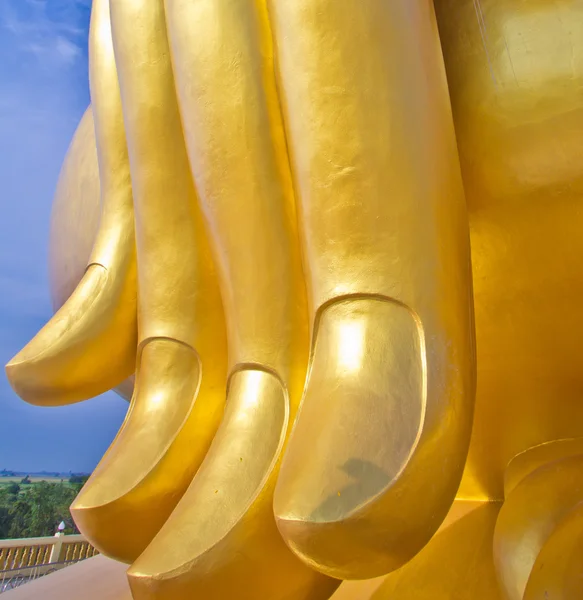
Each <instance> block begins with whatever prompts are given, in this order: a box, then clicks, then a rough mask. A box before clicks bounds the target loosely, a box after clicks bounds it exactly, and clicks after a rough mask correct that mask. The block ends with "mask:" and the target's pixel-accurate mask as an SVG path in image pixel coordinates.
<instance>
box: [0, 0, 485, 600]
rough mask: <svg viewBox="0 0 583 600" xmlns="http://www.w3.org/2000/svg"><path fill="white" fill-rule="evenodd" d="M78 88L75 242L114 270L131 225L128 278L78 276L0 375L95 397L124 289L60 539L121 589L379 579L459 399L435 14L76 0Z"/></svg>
mask: <svg viewBox="0 0 583 600" xmlns="http://www.w3.org/2000/svg"><path fill="white" fill-rule="evenodd" d="M90 73H91V93H92V106H93V114H94V120H95V140H96V144H97V148H98V155H99V179H100V182H101V197H102V201H103V202H102V204H103V209H102V219H101V222H100V224H99V232H98V233H97V237H96V244H95V248H98V249H99V248H101V247H103V248H105V250H106V252H105V250H104V252H105V254H106V256H107V257H108V258H109V257H115V259H116V260H117V261H118V262H122V263H123V264H124V265H130V267H131V265H133V263H132V262H131V261H132V251H133V245H134V244H133V230H132V228H131V226H130V225H128V223H132V220H133V221H135V247H136V255H137V261H136V262H137V286H136V281H135V280H134V279H133V278H132V273H133V271H132V269H131V268H130V267H127V268H125V270H123V269H119V268H118V269H117V270H115V269H114V266H115V265H114V263H113V258H110V261H111V263H106V262H105V260H103V261H102V262H100V263H99V265H101V266H100V270H99V275H100V276H101V280H99V281H95V282H93V283H92V285H93V288H87V285H86V283H85V282H86V280H88V279H89V280H91V281H93V279H91V278H92V277H93V278H95V277H96V276H95V275H92V272H95V269H91V268H90V269H88V270H87V272H86V274H85V275H84V279H83V280H82V281H81V283H80V285H79V287H78V288H77V290H76V291H75V293H74V294H73V295H72V296H71V298H69V300H67V302H66V303H65V304H64V305H63V307H62V308H61V309H60V310H59V311H58V312H57V314H56V315H55V317H54V318H53V320H52V321H51V322H49V324H47V326H45V328H44V329H43V330H42V331H41V332H40V333H39V335H38V336H37V337H36V338H35V339H34V340H33V341H32V342H31V343H30V344H29V346H27V348H25V349H24V350H23V351H22V352H21V353H20V354H19V355H18V356H17V357H16V358H15V359H14V360H13V361H12V362H11V363H10V364H9V365H8V374H9V378H10V379H11V381H12V383H13V385H14V387H15V389H16V390H17V391H18V392H19V393H20V394H21V395H22V396H23V397H24V398H25V399H27V400H29V401H32V402H38V403H41V404H58V403H65V402H71V401H77V400H81V399H83V398H86V397H90V396H92V395H95V394H96V393H99V392H100V391H104V390H105V389H109V388H111V387H113V386H115V385H118V384H119V383H121V382H122V381H123V380H124V379H125V378H126V377H127V376H128V375H129V374H130V373H131V371H132V369H131V368H129V366H128V365H129V364H130V363H131V357H132V354H131V351H130V349H131V347H132V346H131V343H132V340H133V339H134V338H135V325H134V321H133V320H132V319H134V320H135V318H136V317H135V314H136V301H135V299H134V300H133V302H132V300H131V299H130V300H127V301H126V299H125V296H123V295H122V293H121V291H120V290H122V289H124V290H128V292H127V293H128V295H129V296H131V293H132V291H133V293H134V294H136V292H135V290H136V287H137V294H136V297H137V344H136V347H137V359H136V384H135V389H134V393H133V396H132V402H131V406H130V409H129V412H128V416H127V418H126V420H125V422H124V424H123V426H122V428H121V430H120V432H119V434H118V436H117V437H116V439H115V440H114V442H113V444H112V446H111V448H110V449H109V450H108V452H107V453H106V455H105V456H104V458H103V459H102V461H101V463H100V464H99V465H98V467H97V469H96V471H95V472H94V474H93V475H92V477H91V478H90V480H89V481H88V483H87V485H86V486H85V488H84V489H83V490H82V492H81V493H80V495H79V497H78V498H77V500H76V502H75V504H74V506H73V513H74V516H75V519H76V522H77V523H78V525H79V527H80V528H81V530H82V531H83V532H84V533H85V534H86V535H87V536H88V538H89V539H90V540H91V541H92V542H93V543H94V544H95V545H96V547H97V548H99V549H100V550H102V551H103V552H104V553H106V554H108V555H110V556H113V557H114V558H117V559H119V560H124V561H126V562H131V563H133V564H132V566H131V568H130V570H129V577H130V583H131V587H132V591H133V593H134V596H135V597H136V598H172V599H174V598H190V597H193V595H196V594H200V595H201V597H204V598H226V597H233V594H236V595H237V597H239V598H270V599H277V598H282V599H283V598H286V599H290V600H291V599H292V598H294V599H296V598H297V599H313V600H316V599H318V598H327V597H329V595H330V594H331V593H332V592H333V590H334V588H335V587H336V586H337V585H338V583H339V581H338V580H340V579H344V578H365V577H372V576H375V575H380V574H383V573H385V572H388V571H390V570H392V569H395V568H397V567H399V566H401V565H402V564H404V563H405V562H407V561H408V560H409V559H410V558H411V557H412V556H414V555H415V554H416V553H417V552H418V551H419V550H420V549H421V548H422V547H423V546H424V544H426V542H427V541H428V540H429V539H430V538H431V536H432V535H433V533H434V532H435V531H436V530H437V528H438V527H439V525H440V523H441V521H442V519H443V518H444V517H445V515H446V513H447V511H448V509H449V507H450V505H451V503H452V501H453V499H454V496H455V492H456V490H457V487H458V485H459V481H460V477H461V473H462V469H463V465H464V461H465V456H466V451H467V447H468V443H469V436H470V428H471V421H472V406H473V395H474V387H475V383H474V363H475V359H474V349H473V318H472V310H473V308H472V298H471V274H470V255H469V238H468V220H467V215H466V210H465V204H464V198H463V191H462V185H461V177H460V171H459V165H458V158H457V151H456V144H455V138H454V134H453V124H452V119H451V115H450V110H449V103H448V102H449V101H448V96H447V87H446V83H445V73H444V69H443V64H442V57H441V53H440V47H439V40H438V36H437V30H436V25H435V18H434V15H433V10H432V7H431V5H430V3H428V2H425V1H420V0H419V1H415V2H411V1H410V0H398V1H391V2H388V1H379V0H363V1H361V2H360V3H359V9H358V11H355V10H354V3H353V2H351V1H350V0H293V1H292V0H272V1H270V2H266V1H265V0H257V1H255V2H251V1H249V2H241V1H240V0H196V1H195V0H166V1H165V2H163V1H162V0H125V1H122V0H111V2H108V1H107V0H94V3H93V12H92V24H91V32H90ZM118 82H119V85H118ZM90 116H91V115H90V114H88V115H87V116H86V117H85V119H86V120H89V119H90ZM86 130H87V125H86V124H85V125H83V124H82V126H81V129H80V133H79V134H78V138H77V139H76V141H75V143H74V145H73V146H72V147H71V151H70V154H69V157H68V159H67V162H66V165H65V171H64V173H68V174H69V175H67V176H66V177H67V178H66V180H62V181H61V185H60V190H61V192H60V193H62V194H65V195H66V196H67V197H70V196H71V192H70V190H71V189H79V188H81V187H85V186H86V185H88V184H87V181H88V180H87V177H88V175H84V173H83V172H81V171H80V170H74V169H72V168H71V165H72V164H84V162H83V161H82V160H81V159H79V157H78V154H77V153H79V154H82V153H84V152H85V153H87V156H89V152H90V151H89V150H87V148H86V147H83V144H90V143H91V138H90V136H88V135H86V133H85V134H83V135H84V137H79V136H81V135H82V132H86ZM83 140H84V141H83ZM130 178H131V192H130V188H129V181H130ZM81 181H82V183H81ZM89 185H90V184H89ZM78 201H79V202H81V201H83V199H82V198H79V199H78ZM57 202H58V200H57ZM132 217H133V219H132ZM122 219H124V221H123V226H120V225H119V223H120V221H121V220H122ZM116 228H117V229H116ZM117 230H119V231H120V232H121V233H120V234H119V235H118V238H120V239H121V241H120V239H118V238H116V237H115V235H114V234H113V233H112V231H117ZM130 232H132V233H131V235H130ZM122 234H123V235H122ZM94 252H95V250H94ZM120 256H121V258H120ZM94 262H95V259H91V260H90V264H93V263H94ZM83 286H85V287H83ZM107 286H109V287H107ZM94 289H96V290H98V293H91V290H94ZM102 289H103V290H105V291H106V292H107V293H106V292H103V291H102ZM79 290H81V291H79ZM87 290H89V291H87ZM78 297H79V298H78ZM118 314H119V315H122V316H123V318H124V319H125V321H124V325H123V327H122V326H120V325H119V324H118V322H119V318H118V317H117V316H116V315H118ZM223 318H224V323H223ZM116 319H118V320H116ZM121 338H123V340H122V341H123V345H124V348H125V349H126V350H125V354H124V360H121V358H118V357H117V355H114V350H117V349H118V346H119V344H121V343H122V341H120V340H121ZM71 348H73V350H71ZM95 353H97V354H98V356H96V355H95ZM99 361H100V362H99ZM95 362H97V363H98V364H99V365H100V367H101V368H100V369H97V368H96V366H95V364H93V363H95ZM71 368H74V373H75V376H76V379H75V380H74V382H70V381H69V379H68V370H69V369H71ZM306 374H307V375H306ZM223 404H224V414H222V410H223ZM300 405H301V408H300ZM294 423H295V424H294ZM292 424H294V428H293V433H292V434H291V435H290V431H291V428H292ZM276 482H277V486H276ZM329 576H332V577H334V578H335V579H332V578H331V577H329Z"/></svg>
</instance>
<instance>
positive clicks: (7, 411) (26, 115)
mask: <svg viewBox="0 0 583 600" xmlns="http://www.w3.org/2000/svg"><path fill="white" fill-rule="evenodd" d="M90 8H91V0H0V181H1V186H2V192H1V195H0V207H1V213H0V364H1V365H4V364H5V363H6V362H8V360H9V359H10V358H11V357H12V356H13V355H14V354H15V353H16V352H17V351H18V350H20V348H21V347H22V346H24V345H25V344H26V343H27V342H28V340H29V339H30V338H31V337H32V336H34V334H35V333H36V332H37V331H38V329H39V328H40V327H42V325H43V324H44V323H45V322H46V321H47V320H48V319H49V318H50V316H51V314H52V312H51V302H50V293H49V284H48V266H47V251H48V234H49V218H50V210H51V202H52V195H53V192H54V189H55V185H56V182H57V178H58V175H59V169H60V166H61V163H62V160H63V157H64V156H65V153H66V151H67V147H68V145H69V141H70V140H71V137H72V135H73V132H74V131H75V128H76V126H77V123H78V122H79V119H80V118H81V115H82V114H83V112H84V110H85V108H86V107H87V105H88V104H89V87H88V75H87V36H88V27H89V12H90ZM127 407H128V404H127V402H125V400H122V399H121V398H119V397H118V396H116V395H115V394H114V393H112V392H110V393H108V394H105V395H103V396H101V397H99V398H95V399H93V400H90V401H88V402H82V403H80V404H76V405H73V406H67V407H60V408H40V407H35V406H30V405H28V404H26V403H25V402H23V401H22V400H20V399H19V398H18V397H17V396H16V394H14V392H13V391H12V389H11V388H10V385H9V384H8V382H7V381H6V376H5V374H4V369H3V368H2V369H1V371H0V469H3V468H7V469H14V470H22V471H40V470H47V471H88V470H91V469H93V467H94V466H95V465H96V464H97V462H98V460H99V459H100V457H101V455H102V454H103V452H104V451H105V450H106V448H107V446H108V445H109V443H110V442H111V440H112V439H113V437H114V436H115V433H116V431H117V429H118V428H119V426H120V424H121V422H122V420H123V417H124V414H125V411H126V410H127Z"/></svg>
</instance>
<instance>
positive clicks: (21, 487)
mask: <svg viewBox="0 0 583 600" xmlns="http://www.w3.org/2000/svg"><path fill="white" fill-rule="evenodd" d="M73 479H74V480H73ZM84 480H85V478H81V477H77V476H75V477H74V478H73V477H72V478H71V479H70V480H69V481H68V482H66V481H63V482H57V483H49V482H47V481H39V482H36V483H29V482H28V481H25V480H23V481H22V482H21V483H20V484H18V483H8V484H3V485H0V539H14V538H26V537H43V536H51V535H54V534H55V533H56V531H57V528H58V526H59V523H61V521H63V522H64V523H65V526H66V527H65V530H64V533H65V534H72V533H79V530H78V529H77V527H76V526H75V523H74V522H73V519H72V517H71V513H70V511H69V507H70V506H71V504H72V502H73V500H74V499H75V496H77V494H78V493H79V491H80V489H81V487H82V485H83V483H84Z"/></svg>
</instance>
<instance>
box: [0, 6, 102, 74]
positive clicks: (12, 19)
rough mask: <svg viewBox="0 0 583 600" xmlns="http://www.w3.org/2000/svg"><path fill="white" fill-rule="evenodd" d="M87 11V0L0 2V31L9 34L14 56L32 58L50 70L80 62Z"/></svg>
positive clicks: (83, 50)
mask: <svg viewBox="0 0 583 600" xmlns="http://www.w3.org/2000/svg"><path fill="white" fill-rule="evenodd" d="M90 9H91V3H90V1H89V0H87V1H74V0H73V1H70V0H69V1H62V0H59V1H55V0H3V1H2V3H1V4H0V27H1V28H2V29H4V30H5V31H6V32H8V33H9V34H11V36H12V38H13V39H12V44H13V48H14V50H15V52H16V53H30V54H33V55H36V56H37V57H40V58H41V64H42V65H44V66H45V67H46V68H47V69H50V70H53V69H55V68H56V67H57V68H58V66H59V63H62V64H63V65H65V66H71V65H72V64H73V63H74V62H75V61H77V60H82V59H83V57H84V54H85V53H86V45H87V29H86V27H84V23H85V22H86V21H87V17H88V14H89V11H90Z"/></svg>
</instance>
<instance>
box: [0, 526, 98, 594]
mask: <svg viewBox="0 0 583 600" xmlns="http://www.w3.org/2000/svg"><path fill="white" fill-rule="evenodd" d="M95 554H98V552H97V550H96V549H95V548H94V547H93V546H92V545H91V544H90V543H89V542H88V541H87V540H86V539H85V538H84V537H83V536H82V535H56V536H54V537H38V538H23V539H18V540H0V593H2V591H5V588H6V586H7V582H8V581H11V582H22V583H24V582H25V581H29V580H30V579H36V578H37V577H41V576H42V575H46V574H47V573H51V572H52V571H55V570H57V569H62V568H63V567H65V566H67V565H70V564H73V563H75V562H78V561H80V560H83V559H85V558H89V557H91V556H94V555H95ZM10 587H13V586H12V585H11V586H10ZM6 589H9V588H6Z"/></svg>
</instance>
